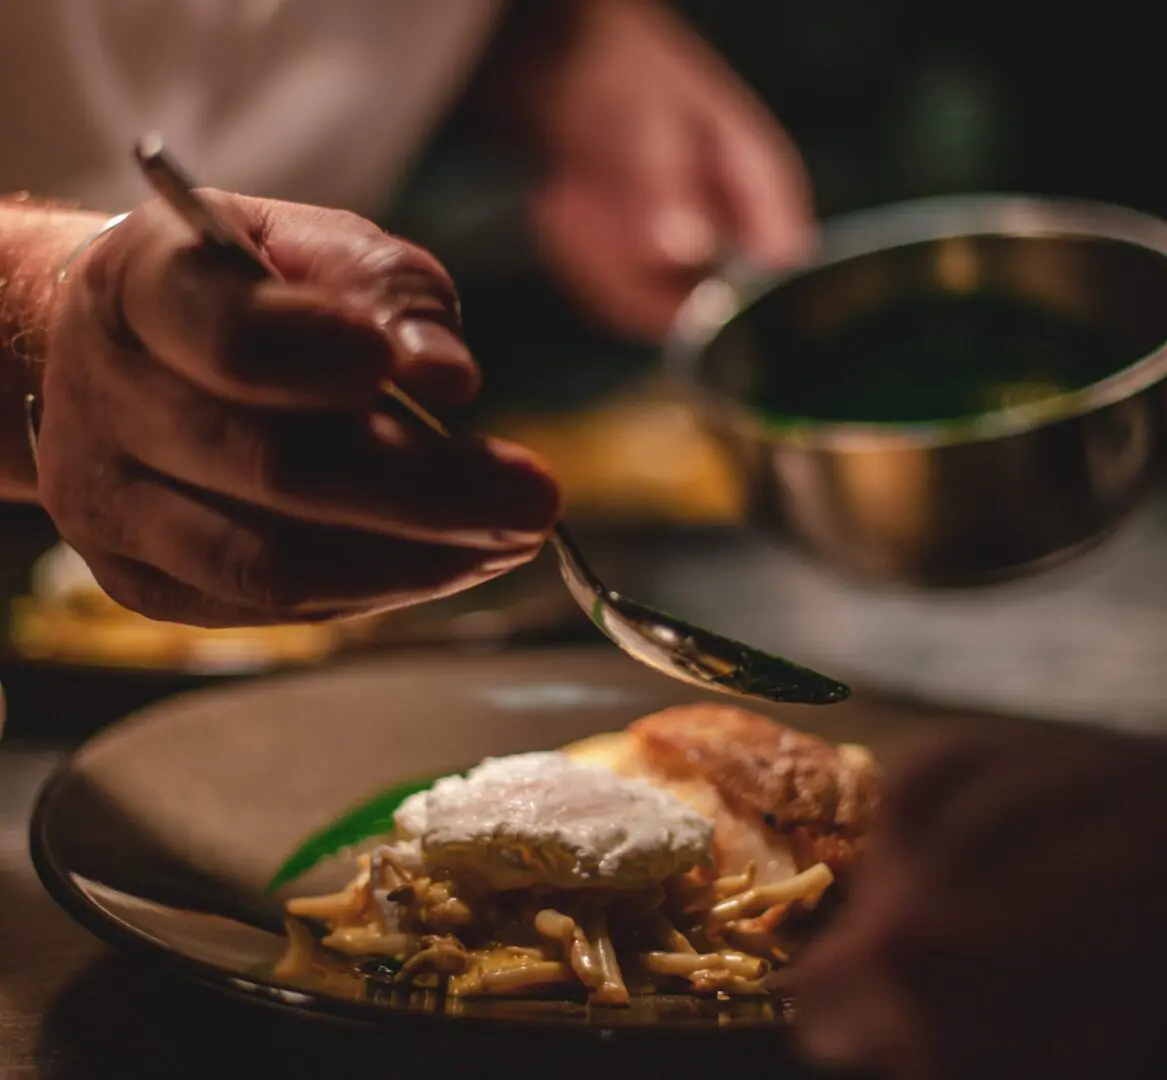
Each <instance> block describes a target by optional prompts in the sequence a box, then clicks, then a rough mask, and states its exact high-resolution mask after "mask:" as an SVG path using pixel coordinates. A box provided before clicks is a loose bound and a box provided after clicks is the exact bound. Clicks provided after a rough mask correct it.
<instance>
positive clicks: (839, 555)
mask: <svg viewBox="0 0 1167 1080" xmlns="http://www.w3.org/2000/svg"><path fill="white" fill-rule="evenodd" d="M986 289H991V290H992V291H994V292H997V293H1001V292H1004V293H1007V294H1010V295H1012V296H1015V297H1018V298H1026V299H1028V300H1030V301H1033V302H1035V303H1037V304H1040V305H1042V306H1043V307H1044V308H1046V309H1049V310H1053V311H1063V312H1067V313H1072V314H1074V315H1076V316H1078V317H1080V318H1084V319H1087V320H1089V321H1091V322H1093V323H1095V324H1097V325H1100V326H1102V327H1105V328H1109V329H1112V330H1113V331H1115V333H1116V334H1118V335H1120V336H1121V337H1122V338H1123V340H1124V341H1125V343H1126V344H1127V345H1128V346H1129V349H1130V363H1129V364H1128V365H1127V366H1125V367H1122V368H1121V369H1120V370H1116V371H1115V372H1114V373H1113V374H1111V375H1108V376H1107V377H1105V378H1104V379H1103V380H1102V381H1099V382H1096V383H1094V384H1092V385H1090V386H1088V387H1086V388H1084V389H1080V390H1076V391H1073V392H1067V393H1064V394H1062V395H1060V396H1056V397H1052V398H1047V399H1045V400H1041V401H1037V402H1034V403H1031V404H1022V405H1016V406H1013V407H1010V408H1003V409H1000V410H998V411H994V412H989V413H982V414H978V415H976V416H975V417H971V418H968V419H960V420H953V421H942V422H936V423H921V424H876V423H871V424H858V423H828V422H813V421H806V422H796V423H792V424H790V425H783V426H781V427H775V426H774V425H772V424H768V423H766V422H765V421H764V420H763V419H762V418H761V417H760V416H759V415H758V414H757V413H756V412H755V411H753V410H752V409H751V408H750V407H749V406H748V405H747V404H746V402H747V401H748V400H749V399H750V395H751V393H752V392H753V391H754V389H755V388H756V386H757V385H758V382H759V376H760V374H761V373H763V372H764V371H765V370H766V368H767V366H770V365H780V364H782V363H783V356H784V353H786V352H790V351H793V350H792V344H793V343H795V342H799V341H805V340H808V339H813V338H814V337H815V336H816V335H817V336H821V335H827V334H831V333H833V332H836V331H837V330H838V328H840V327H841V326H843V325H844V324H845V323H846V322H847V321H848V320H849V319H851V318H854V317H855V316H856V315H859V314H862V313H865V312H870V311H872V310H874V309H876V308H878V307H879V306H880V305H883V304H887V303H889V302H893V301H895V300H897V299H899V298H902V297H905V296H908V295H919V294H920V293H921V292H929V291H930V292H944V293H953V292H974V291H979V290H986ZM1165 342H1167V223H1164V222H1162V221H1159V220H1157V219H1155V218H1151V217H1147V216H1145V215H1142V214H1139V213H1135V212H1133V211H1129V210H1124V209H1119V208H1116V207H1110V206H1103V205H1096V204H1090V203H1081V202H1064V201H1055V200H1050V199H1041V198H1028V197H1014V196H994V195H986V196H975V197H968V196H964V197H945V198H939V199H927V200H921V201H917V202H912V203H905V204H899V205H896V206H892V207H889V208H886V209H881V210H877V211H873V212H865V213H861V214H857V215H853V216H849V217H846V218H841V219H838V220H836V221H834V222H832V223H828V225H827V226H826V227H825V235H824V242H823V247H822V251H821V255H820V257H819V258H818V260H817V261H816V262H815V264H814V265H812V266H811V267H809V268H807V269H806V270H804V271H801V272H799V273H797V274H793V275H789V276H784V277H781V278H773V277H771V278H766V277H764V276H759V275H756V274H753V273H751V272H750V271H749V270H748V269H743V268H741V267H736V268H735V267H730V268H728V269H726V270H725V271H724V272H722V273H721V274H719V275H718V276H716V277H711V278H710V279H708V280H707V281H705V282H704V283H702V285H701V286H699V287H698V289H697V290H696V291H695V292H694V293H693V294H692V296H691V297H690V298H689V300H688V301H687V303H686V304H685V306H684V307H683V309H682V311H681V312H680V313H679V315H678V318H677V321H676V323H675V325H674V328H673V331H672V334H671V336H670V339H669V341H668V343H667V346H666V361H667V367H668V370H669V371H670V372H671V373H672V374H673V375H674V376H676V377H677V378H678V379H679V382H680V386H681V388H682V390H683V391H684V393H685V394H686V396H687V398H688V399H689V400H690V401H691V402H692V403H693V405H694V406H695V407H696V408H697V409H698V410H699V413H700V415H701V417H702V419H703V421H704V422H705V423H707V424H708V425H709V427H710V429H711V430H712V432H713V433H714V434H715V435H716V436H717V437H718V438H719V440H721V441H722V442H723V443H724V444H725V445H726V446H727V447H728V448H729V449H730V451H731V452H732V454H733V456H734V459H735V460H736V462H737V463H738V465H739V467H740V469H741V470H742V471H743V476H744V478H745V482H746V486H747V488H748V491H749V500H748V502H749V515H750V519H751V521H752V522H753V523H754V524H755V525H757V526H759V527H761V528H763V529H765V530H769V531H773V532H776V533H779V534H781V535H783V536H790V537H794V538H796V539H797V540H798V541H799V542H801V543H802V544H803V545H805V546H806V547H808V548H810V549H811V550H813V551H815V552H817V553H818V554H819V555H821V556H823V557H825V558H827V559H829V560H832V561H834V562H835V563H837V564H838V565H840V566H841V567H844V568H846V569H848V570H850V571H853V572H856V573H859V574H861V575H864V576H869V577H876V578H883V579H897V580H902V581H908V582H915V583H919V584H926V585H959V584H975V583H979V582H984V581H987V580H992V579H995V578H1001V577H1009V576H1014V575H1019V574H1022V573H1026V572H1030V571H1032V570H1035V569H1038V568H1040V567H1043V566H1046V565H1049V564H1050V563H1053V562H1057V561H1060V560H1063V559H1065V558H1067V557H1069V556H1070V555H1072V554H1074V553H1075V552H1078V551H1080V550H1083V549H1084V548H1087V547H1089V546H1091V545H1093V544H1095V543H1096V542H1098V541H1099V540H1100V539H1101V538H1103V537H1105V536H1106V535H1107V534H1108V533H1110V532H1111V531H1112V530H1113V529H1114V528H1115V527H1116V526H1117V525H1118V524H1119V523H1120V522H1121V521H1122V520H1123V519H1124V518H1125V517H1126V516H1127V515H1128V514H1129V513H1130V512H1131V510H1132V509H1133V508H1134V507H1135V506H1136V505H1137V504H1138V503H1139V500H1140V499H1141V498H1142V497H1143V495H1144V494H1145V493H1146V492H1147V491H1148V489H1149V487H1150V485H1151V483H1152V482H1153V479H1154V477H1155V476H1156V474H1157V472H1158V468H1159V464H1160V461H1161V457H1162V448H1163V443H1164V439H1163V428H1164V420H1165V404H1167V402H1165V399H1164V392H1163V389H1162V387H1163V379H1164V375H1165V374H1167V346H1165V345H1164V343H1165ZM944 361H945V358H944V357H943V356H937V357H936V362H937V363H938V364H940V363H944ZM801 377H803V378H806V377H813V373H811V375H808V374H807V373H805V372H804V373H802V376H801ZM824 377H826V376H825V375H824ZM1164 554H1165V557H1167V552H1165V553H1164Z"/></svg>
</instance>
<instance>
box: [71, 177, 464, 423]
mask: <svg viewBox="0 0 1167 1080" xmlns="http://www.w3.org/2000/svg"><path fill="white" fill-rule="evenodd" d="M207 197H208V199H209V200H211V201H212V202H214V203H215V204H216V206H217V207H218V209H219V212H220V213H222V214H224V216H226V217H227V218H228V219H229V220H231V221H232V222H233V223H234V224H235V225H236V226H237V227H239V228H241V229H245V230H247V231H249V232H251V233H253V234H254V235H255V236H256V238H257V242H261V243H265V244H267V246H268V249H269V253H270V248H271V246H272V244H271V240H272V238H273V237H276V236H279V234H280V232H281V230H284V229H286V231H287V232H288V233H289V234H290V235H289V236H288V237H287V238H284V239H282V240H281V241H280V243H277V244H275V248H276V250H277V251H279V252H280V253H281V254H282V255H283V256H284V263H285V264H286V265H293V266H294V268H295V269H297V270H299V271H300V272H301V273H302V277H301V278H300V280H299V281H296V282H292V283H283V282H272V281H262V282H256V281H255V280H254V278H253V277H252V276H251V275H249V274H248V273H247V272H246V271H245V270H243V269H241V268H238V267H235V266H232V265H228V264H227V263H226V262H225V261H224V260H223V259H222V257H221V256H220V254H219V253H217V252H214V251H211V250H208V249H206V248H204V247H200V246H198V245H197V244H196V243H194V239H193V238H192V237H191V236H190V235H189V233H188V232H187V231H186V226H185V225H184V224H183V223H182V222H180V221H178V219H177V217H175V216H174V215H173V214H172V213H170V211H169V208H167V207H161V206H157V205H155V204H150V205H149V206H147V207H145V208H143V210H141V211H139V214H137V215H135V217H134V218H131V219H130V221H129V222H127V224H126V226H124V228H125V229H126V232H125V233H124V234H123V235H122V236H119V237H118V243H116V244H111V245H109V247H108V248H106V247H104V246H103V248H102V249H101V251H100V257H99V258H98V260H97V261H96V265H95V267H93V268H91V275H90V276H91V277H92V278H93V279H95V280H97V281H98V282H99V283H100V285H101V286H102V287H101V288H99V290H98V292H99V296H103V297H105V298H106V299H107V301H108V303H107V305H106V306H107V308H113V309H115V310H114V311H113V316H112V317H113V318H114V319H115V321H116V320H120V322H121V323H122V324H124V326H125V327H127V328H128V329H129V330H130V331H132V334H133V338H134V339H135V341H136V342H138V343H140V344H141V345H142V346H143V347H144V348H145V349H146V350H147V351H149V352H150V353H152V354H153V355H155V356H156V357H158V358H159V359H161V360H162V361H163V362H164V363H167V364H168V365H169V366H171V367H172V368H173V369H174V370H176V371H178V372H180V373H181V374H183V375H184V376H185V377H187V378H189V379H191V380H192V381H194V382H196V383H197V384H199V385H201V386H203V387H204V388H206V389H208V390H210V391H212V392H213V393H216V394H219V395H221V396H224V397H227V398H230V399H232V400H236V401H241V402H247V403H251V404H256V405H266V406H275V407H297V406H308V405H315V406H317V407H321V408H330V407H331V408H367V407H369V406H370V403H371V402H372V400H373V398H374V395H375V394H376V391H377V387H378V385H379V384H380V383H381V382H383V381H384V380H386V379H392V380H395V381H399V382H403V383H408V384H409V386H410V387H411V388H412V389H413V392H415V393H419V394H420V395H421V396H423V397H425V398H427V399H428V400H429V402H430V404H432V405H435V406H444V405H458V404H463V403H465V402H466V401H467V400H469V399H470V398H472V397H473V395H474V393H475V392H476V391H477V387H478V374H477V369H476V368H475V366H474V364H473V362H472V360H471V359H470V356H469V354H468V352H467V351H466V348H465V346H464V344H463V343H462V342H461V339H460V337H459V336H458V334H457V333H456V332H455V330H453V329H451V325H456V315H454V316H451V317H448V318H447V319H446V322H447V324H448V325H447V326H446V327H443V326H442V325H441V322H440V320H439V319H438V317H437V316H438V314H439V312H441V311H442V310H444V311H446V312H449V311H450V310H451V301H450V299H449V296H450V289H451V288H452V287H451V286H449V284H448V279H444V278H439V277H436V276H435V275H434V273H433V270H432V265H431V264H432V263H433V260H432V259H426V258H423V257H422V253H419V252H418V250H417V249H412V248H409V247H408V245H403V244H401V243H400V242H398V241H396V240H394V239H393V238H390V237H387V236H385V235H384V234H382V233H380V232H379V230H376V229H375V228H374V227H373V226H371V225H370V224H369V223H368V222H362V221H361V219H359V218H355V217H354V216H353V215H344V214H339V213H337V212H322V211H314V210H312V209H311V208H296V207H282V204H277V205H278V206H279V207H280V208H279V210H278V212H277V210H276V209H273V208H272V204H260V203H258V202H257V201H255V200H232V199H230V198H228V197H225V196H222V195H220V194H218V193H207ZM331 219H336V220H331ZM288 223H293V224H294V226H295V227H294V228H293V227H291V225H289V224H288ZM115 235H116V234H115ZM297 244H298V245H299V248H300V249H302V250H299V258H298V261H297V260H295V259H293V258H292V257H291V252H292V250H293V249H295V248H296V247H297ZM272 261H273V262H276V261H277V260H276V259H274V258H273V260H272ZM454 304H455V306H456V301H454ZM430 327H433V329H430Z"/></svg>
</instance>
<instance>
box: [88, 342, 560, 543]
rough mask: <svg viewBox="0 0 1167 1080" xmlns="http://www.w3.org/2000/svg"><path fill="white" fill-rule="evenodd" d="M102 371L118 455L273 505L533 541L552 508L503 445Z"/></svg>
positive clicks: (415, 533) (134, 369)
mask: <svg viewBox="0 0 1167 1080" xmlns="http://www.w3.org/2000/svg"><path fill="white" fill-rule="evenodd" d="M111 376H112V377H111V378H110V379H109V382H110V384H111V385H110V387H109V388H108V390H109V392H111V393H115V394H116V397H115V399H114V400H115V401H116V405H117V407H116V408H115V409H114V410H112V413H113V416H112V423H113V425H114V431H115V437H116V438H117V441H118V444H119V447H120V449H121V450H122V452H123V453H124V454H126V455H128V456H129V457H130V458H132V459H134V460H136V461H138V462H140V463H142V464H144V465H146V466H147V467H149V468H150V469H151V470H152V471H154V472H156V473H159V474H161V475H164V476H168V477H172V478H174V479H176V480H178V481H180V482H182V483H185V484H188V485H191V486H194V487H198V488H200V489H203V490H207V491H211V492H214V493H216V494H218V495H222V496H226V497H229V498H231V499H233V500H236V501H238V502H242V503H246V504H250V505H254V506H257V507H260V508H262V509H265V510H268V511H271V512H273V513H278V514H281V515H286V516H289V517H293V518H297V519H300V520H303V521H308V522H313V523H317V524H327V525H335V526H338V527H347V528H355V529H361V530H365V531H370V532H377V533H381V534H385V535H393V536H398V537H401V538H405V539H413V540H420V541H428V542H434V543H442V544H451V545H456V546H461V547H475V548H485V549H506V548H511V547H516V546H529V545H532V544H538V543H540V542H541V540H542V538H543V537H544V536H546V534H547V532H548V530H549V529H550V528H551V525H552V524H553V523H554V521H555V519H556V517H557V516H558V513H559V492H558V489H557V487H556V484H555V481H554V480H553V479H552V477H551V476H550V474H549V473H548V472H547V470H546V468H545V466H544V465H543V464H542V463H541V462H540V461H539V460H538V459H537V458H536V457H535V456H534V455H533V454H530V453H528V452H527V451H524V450H522V449H521V448H519V447H517V446H514V445H512V444H509V443H504V442H501V441H498V440H492V439H488V440H459V441H457V442H452V441H451V442H442V441H439V440H437V439H435V438H433V437H432V436H430V435H429V433H428V432H424V433H415V432H411V431H407V430H405V429H403V428H401V427H399V426H398V425H396V424H394V423H393V422H392V421H388V420H384V421H378V422H377V423H376V425H375V426H371V425H369V424H367V423H363V422H361V421H359V420H356V419H354V418H351V417H347V416H337V415H322V414H314V413H304V412H290V411H276V410H264V409H252V408H246V407H241V406H234V405H228V404H226V403H225V402H223V401H222V400H220V399H219V398H216V397H215V396H213V395H211V394H208V393H206V392H205V391H202V390H200V389H198V388H197V387H195V386H193V385H191V384H190V383H188V382H186V381H184V380H183V379H181V378H179V377H177V376H175V375H174V374H172V373H171V372H169V371H167V370H166V369H165V368H162V367H161V366H158V365H154V364H149V363H147V362H141V363H118V362H115V364H114V371H112V372H111Z"/></svg>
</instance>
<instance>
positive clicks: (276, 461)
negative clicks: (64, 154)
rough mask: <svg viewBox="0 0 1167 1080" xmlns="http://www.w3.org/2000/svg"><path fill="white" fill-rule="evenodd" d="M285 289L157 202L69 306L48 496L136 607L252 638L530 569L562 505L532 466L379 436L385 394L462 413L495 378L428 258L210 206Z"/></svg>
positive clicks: (366, 229) (372, 231)
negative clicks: (251, 272) (388, 389)
mask: <svg viewBox="0 0 1167 1080" xmlns="http://www.w3.org/2000/svg"><path fill="white" fill-rule="evenodd" d="M208 197H209V198H211V199H213V201H214V203H215V204H216V205H218V206H219V208H220V209H221V210H222V211H223V212H225V213H226V214H229V215H230V216H231V217H232V218H234V219H235V221H236V222H237V223H238V224H239V225H240V226H241V227H243V228H245V229H246V230H247V231H248V232H249V233H250V234H251V235H252V236H253V237H254V238H255V239H256V241H257V242H258V243H259V244H260V245H261V246H262V247H263V248H264V249H265V250H266V252H267V255H268V257H269V258H270V259H271V261H272V263H273V264H274V265H275V266H276V267H277V268H278V269H279V270H280V271H281V273H282V274H283V275H284V277H285V278H286V279H287V282H288V283H287V284H284V283H276V282H263V283H255V282H254V281H250V280H249V279H248V278H247V277H246V276H245V275H243V274H242V273H241V272H240V271H238V270H235V269H232V268H229V267H225V266H224V265H223V263H222V262H221V261H220V260H217V259H216V258H215V257H213V256H212V255H210V254H209V253H208V252H206V251H205V250H204V249H202V248H200V247H198V246H196V245H194V244H193V243H192V242H191V238H190V235H189V232H188V230H187V227H186V226H185V225H183V224H182V223H181V222H180V221H179V220H178V219H177V218H176V216H175V215H174V214H173V212H172V211H170V210H169V209H168V208H166V207H164V206H162V205H161V204H158V203H149V204H147V205H145V206H143V207H142V208H140V209H139V210H137V211H136V212H135V213H134V214H133V215H132V216H131V217H130V218H128V219H127V220H126V221H125V222H124V223H123V224H122V225H120V226H118V227H117V228H116V229H115V230H113V231H112V232H111V233H109V234H108V235H107V236H106V237H105V238H104V239H102V240H101V241H100V242H99V243H98V244H96V245H95V246H94V247H93V248H91V249H90V251H89V252H88V253H87V254H86V255H85V256H84V257H83V258H82V260H81V261H80V262H79V263H78V264H77V265H76V266H75V267H74V268H73V270H72V271H71V274H70V277H69V278H68V280H67V281H66V282H65V283H63V284H62V286H60V287H59V290H58V297H57V300H56V303H55V309H54V313H53V319H52V325H51V328H50V336H49V351H48V357H47V361H46V367H45V372H44V413H43V420H42V424H41V432H40V440H39V450H40V468H39V495H40V499H41V502H42V505H43V506H44V507H45V509H46V510H47V511H48V513H49V514H50V515H51V517H52V518H53V520H54V522H55V523H56V525H57V527H58V528H59V530H60V532H61V534H62V536H63V537H64V539H65V540H67V541H68V542H69V543H70V544H72V545H73V546H74V547H75V548H76V549H77V550H78V552H80V554H81V555H82V556H83V557H84V558H85V560H86V561H87V562H88V563H89V566H90V568H91V569H92V570H93V572H94V574H95V576H96V577H97V580H98V582H99V583H100V584H101V585H102V586H103V588H105V589H106V590H107V591H108V592H109V594H110V595H111V596H112V597H113V598H114V599H115V600H117V601H119V602H120V603H122V604H123V605H125V606H127V607H129V608H132V609H134V610H136V611H139V612H141V613H143V614H145V615H148V616H151V617H153V618H158V619H167V620H171V621H181V622H186V623H191V624H196V625H203V626H220V625H248V624H262V623H270V622H279V621H287V620H304V619H316V618H325V617H331V616H339V615H348V614H357V613H361V612H364V611H368V610H372V609H380V608H388V607H394V606H400V605H404V604H410V603H414V602H418V601H421V600H425V599H428V598H432V597H436V596H442V595H446V594H449V593H453V592H455V591H457V590H460V589H464V588H467V587H469V586H471V585H474V584H476V583H478V582H481V581H484V580H486V579H487V578H490V577H494V576H496V575H498V574H502V573H504V572H506V571H507V570H509V569H511V568H513V567H515V566H518V565H519V564H520V563H523V562H525V561H527V560H529V559H530V558H532V557H533V556H534V555H535V553H536V552H537V551H538V549H539V547H540V545H541V544H542V541H543V539H544V536H545V534H546V532H547V530H548V529H549V527H550V525H551V523H552V521H553V519H554V517H555V515H556V513H557V509H558V495H557V491H556V487H555V484H554V482H553V481H552V480H551V478H550V477H549V476H548V475H547V473H546V471H545V470H544V468H543V467H542V465H540V464H539V462H538V461H537V460H536V459H535V458H534V457H533V456H532V455H530V454H528V453H526V452H525V451H523V450H521V449H519V448H517V447H515V446H511V445H508V444H505V443H501V442H497V441H494V440H483V441H478V440H473V441H472V440H465V441H458V442H456V443H449V444H441V443H440V442H439V441H438V440H436V439H434V438H433V436H429V437H425V436H424V435H419V434H418V433H416V432H414V431H412V430H405V429H404V427H403V426H398V425H397V424H395V423H393V422H392V421H389V420H387V419H385V418H384V417H377V418H374V417H373V405H374V399H375V394H376V389H377V386H378V383H379V382H380V381H381V380H383V379H386V378H391V379H393V380H395V381H396V382H398V383H399V384H400V385H401V386H402V387H403V388H404V389H405V390H407V391H408V392H410V393H412V394H413V395H415V396H416V397H417V398H418V399H419V400H420V401H421V402H422V403H423V404H425V405H427V406H429V407H430V408H431V409H434V410H449V409H455V408H457V407H459V406H463V405H465V404H467V403H468V402H469V401H470V400H471V399H472V398H473V397H474V395H475V393H476V391H477V388H478V383H479V376H478V372H477V369H476V368H475V365H474V363H473V361H472V360H471V358H470V356H469V354H468V353H467V351H466V348H465V346H464V345H463V344H462V341H461V338H460V336H459V322H458V308H457V299H456V296H455V293H454V289H453V286H452V284H451V282H450V280H449V278H448V277H447V275H446V273H445V271H444V270H443V269H442V267H441V266H440V265H438V263H437V262H435V260H434V259H433V258H432V257H430V256H429V255H428V254H426V253H425V252H423V251H421V250H419V249H417V248H415V247H412V246H410V245H409V244H406V243H404V242H403V241H401V240H398V239H396V238H394V237H390V236H386V235H384V234H383V233H382V232H381V231H380V230H379V229H377V228H376V227H375V226H374V225H372V224H370V223H369V222H367V221H364V220H361V219H359V218H356V217H354V216H352V215H350V214H345V213H340V212H336V211H329V210H320V209H316V208H312V207H306V206H295V205H291V204H286V203H277V202H270V201H264V200H256V199H245V198H239V197H233V196H229V195H224V194H221V193H214V192H211V193H208Z"/></svg>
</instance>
